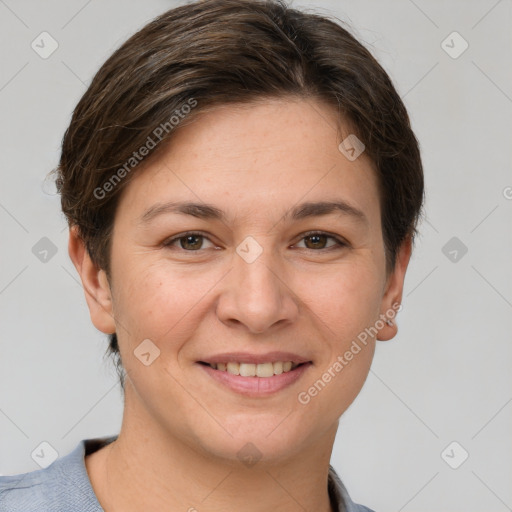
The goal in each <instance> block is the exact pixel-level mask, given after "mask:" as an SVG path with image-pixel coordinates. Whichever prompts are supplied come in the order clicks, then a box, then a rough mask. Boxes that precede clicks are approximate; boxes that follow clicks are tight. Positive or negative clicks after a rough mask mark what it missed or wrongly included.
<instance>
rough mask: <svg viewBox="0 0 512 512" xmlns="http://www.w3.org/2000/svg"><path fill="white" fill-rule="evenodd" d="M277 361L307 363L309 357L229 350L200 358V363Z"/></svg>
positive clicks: (282, 353) (289, 353)
mask: <svg viewBox="0 0 512 512" xmlns="http://www.w3.org/2000/svg"><path fill="white" fill-rule="evenodd" d="M278 361H282V362H286V361H292V363H298V364H300V363H308V362H310V359H307V358H305V357H302V356H299V355H297V354H294V353H292V352H266V353H264V354H254V353H249V352H229V353H225V354H215V355H213V356H208V357H206V358H204V359H201V360H200V361H199V362H201V363H209V364H217V363H249V364H251V363H252V364H261V363H276V362H278Z"/></svg>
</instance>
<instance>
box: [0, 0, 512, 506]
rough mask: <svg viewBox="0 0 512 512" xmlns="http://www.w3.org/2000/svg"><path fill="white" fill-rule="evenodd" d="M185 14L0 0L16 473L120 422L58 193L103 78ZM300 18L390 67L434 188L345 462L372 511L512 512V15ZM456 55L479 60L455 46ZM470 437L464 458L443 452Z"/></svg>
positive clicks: (440, 11)
mask: <svg viewBox="0 0 512 512" xmlns="http://www.w3.org/2000/svg"><path fill="white" fill-rule="evenodd" d="M175 5H177V2H172V1H164V0H147V1H145V2H127V1H121V0H102V1H100V0H89V1H83V0H79V1H78V0H72V1H71V0H52V1H45V2H40V1H36V0H30V1H28V0H24V1H23V0H22V1H15V0H0V42H1V44H0V52H1V58H2V65H1V70H0V108H1V113H2V115H1V118H0V130H1V132H0V143H1V149H2V151H1V164H0V166H1V172H2V186H1V189H0V229H1V232H0V234H1V240H2V246H1V247H2V251H1V252H0V254H1V265H0V335H1V347H0V348H1V358H0V390H1V393H0V473H2V474H15V473H19V472H25V471H29V470H34V469H38V467H39V466H37V464H36V463H35V462H34V460H33V459H32V458H31V453H32V452H33V450H34V449H35V448H36V447H38V446H39V444H40V443H41V442H42V441H47V442H49V443H50V444H51V445H52V446H53V447H54V448H55V449H56V450H57V452H58V453H59V455H65V454H66V453H68V452H69V451H70V450H71V449H73V448H74V447H75V446H76V444H77V443H78V441H80V440H81V439H84V438H90V437H96V436H104V435H110V434H115V433H117V432H118V429H119V427H120V422H121V414H122V403H121V394H120V388H119V386H118V384H117V377H116V374H115V372H114V370H113V367H112V366H111V364H110V362H109V361H108V360H106V359H104V357H103V355H104V351H105V348H106V341H107V340H106V336H105V335H103V334H101V333H99V332H98V331H96V330H95V328H94V327H93V325H92V323H91V322H90V319H89V314H88V310H87V307H86V303H85V299H84V294H83V290H82V288H81V285H80V283H79V281H78V274H77V273H76V271H75V269H74V267H73V265H72V263H71V261H70V260H69V257H68V254H67V240H68V234H67V231H66V224H65V221H64V217H63V215H62V214H61V213H60V205H59V198H58V196H55V195H52V194H54V188H53V185H52V184H51V183H44V177H45V175H46V173H47V172H48V171H50V170H51V169H52V168H53V167H54V166H55V165H56V164H57V161H58V156H59V145H60V140H61V137H62V135H63V133H64V130H65V128H66V127H67V124H68V122H69V119H70V114H71V111H72V109H73V107H74V106H75V104H76V102H77V101H78V99H79V98H80V97H81V95H82V94H83V93H84V91H85V89H86V86H87V84H88V83H89V81H90V80H91V78H92V76H93V73H94V72H95V71H96V70H97V69H98V67H99V66H100V65H101V64H102V62H103V61H104V60H105V59H106V58H107V57H108V56H109V55H110V54H111V52H112V50H113V49H114V48H115V47H117V46H119V45H120V44H121V43H122V42H123V41H124V40H125V39H126V38H127V37H128V36H129V35H130V34H132V33H133V32H134V31H135V30H136V29H138V28H139V27H141V26H142V25H144V24H145V23H146V22H147V21H148V20H150V19H151V18H152V17H154V16H156V15H157V14H160V13H161V12H163V11H164V10H166V9H168V8H171V7H173V6H175ZM294 5H295V6H299V7H302V6H309V7H313V8H314V9H316V10H318V11H320V12H325V13H332V14H334V15H336V16H337V17H339V18H340V19H343V20H345V21H347V22H348V23H350V24H351V25H352V26H353V32H354V33H355V35H356V36H357V37H358V38H359V39H360V40H361V42H363V44H365V45H366V46H367V47H368V48H369V49H370V50H371V51H372V52H373V54H374V55H375V56H376V57H377V59H378V60H379V61H380V62H381V63H382V64H383V66H384V67H385V68H386V70H387V71H388V72H389V74H390V76H391V77H392V79H393V80H394V82H395V85H396V87H397V89H398V91H399V92H400V94H401V96H402V97H403V99H404V102H405V103H406V106H407V107H408V109H409V112H410V115H411V119H412V123H413V128H414V130H415V132H416V134H417V136H418V138H419V140H420V143H421V147H422V151H423V161H424V165H425V174H426V185H427V204H426V208H427V218H426V221H425V222H423V223H422V225H421V226H420V229H421V236H420V238H419V239H418V242H417V246H416V251H415V253H414V256H413V259H412V261H411V264H410V267H409V272H408V275H407V278H406V286H405V293H404V301H403V305H404V309H403V311H402V312H401V313H400V315H399V317H398V324H399V334H398V336H397V337H396V338H395V339H394V340H392V341H388V342H379V343H378V345H377V352H376V357H375V361H374V363H373V367H372V370H371V373H370V375H369V377H368V380H367V382H366V384H365V386H364V388H363V390H362V392H361V395H360V396H359V397H358V398H357V400H356V402H355V403H354V404H353V405H352V406H351V407H350V408H349V410H348V411H347V413H346V414H345V415H344V416H343V417H342V419H341V421H340V430H339V432H338V438H337V440H336V444H335V448H334V453H333V457H332V464H333V465H334V467H335V468H336V469H337V471H338V472H339V473H340V475H341V477H342V479H343V480H344V482H345V484H346V486H347V487H348V489H349V492H350V493H351V495H352V497H353V499H354V500H356V501H360V502H363V503H364V504H365V505H367V506H370V507H372V508H374V509H376V510H378V511H382V512H387V511H402V510H404V511H408V510H416V511H431V510H438V511H444V510H464V511H466V512H473V511H475V512H476V511H481V510H484V509H485V510H486V511H488V512H489V511H505V510H511V507H512V486H511V485H510V482H511V481H512V464H511V461H512V447H511V443H510V432H511V431H512V428H511V427H512V404H511V401H512V386H511V381H512V376H511V375H512V372H511V371H510V362H511V355H512V343H511V334H510V333H511V332H512V321H511V318H512V315H511V308H512V287H511V283H512V266H511V265H510V262H511V258H510V257H511V253H512V251H511V249H512V230H511V222H510V219H511V213H512V200H511V198H512V188H510V187H512V173H511V171H510V169H511V158H510V144H511V140H512V137H511V136H512V133H511V132H512V129H511V112H512V89H511V84H512V80H511V78H512V69H511V66H510V62H512V60H511V53H512V51H511V48H512V45H511V33H512V31H511V25H512V24H511V20H512V17H511V12H512V3H511V2H510V1H507V0H502V1H496V0H480V1H467V0H458V1H450V2H446V1H441V0H438V1H430V2H427V1H426V0H423V1H420V0H415V1H414V2H413V1H412V0H393V1H384V2H383V1H377V0H371V1H370V0H363V1H357V2H356V1H350V2H349V1H347V2H345V1H326V0H325V1H324V0H322V1H317V2H309V3H306V2H302V1H300V2H299V1H297V2H295V3H294ZM43 31H47V32H49V33H50V34H51V35H52V37H53V38H54V39H55V40H56V41H57V42H58V44H59V47H58V49H57V50H56V51H55V53H53V54H52V55H51V56H50V57H49V58H47V59H42V58H41V57H40V56H39V55H38V54H37V53H36V52H35V51H34V50H33V49H32V48H31V42H32V41H33V40H35V39H36V38H37V37H38V36H39V34H40V33H41V32H43ZM453 31H457V32H458V33H460V35H461V36H462V37H463V38H464V39H465V40H466V41H467V42H468V43H469V48H468V49H467V50H466V51H465V52H464V53H462V54H461V55H460V56H458V58H452V57H451V56H450V55H448V53H447V52H446V51H445V49H443V48H444V47H443V46H442V42H443V41H444V40H445V39H446V38H447V36H448V35H449V34H451V33H452V32H453ZM452 40H453V42H452ZM36 41H37V40H36ZM446 44H448V45H449V46H452V48H451V50H450V49H448V48H447V49H448V50H449V51H451V52H452V53H453V52H457V51H459V50H460V49H461V48H462V46H461V41H460V40H457V39H453V37H452V38H451V39H450V38H449V39H448V40H447V42H446V43H445V45H446ZM47 48H48V46H47ZM507 187H509V188H507ZM43 237H47V238H48V239H50V240H51V242H52V243H53V244H55V248H56V250H57V252H56V254H55V255H53V256H51V253H49V254H48V256H47V261H46V262H44V261H41V260H40V257H41V255H39V257H37V250H34V252H35V253H36V254H34V252H33V250H32V249H33V247H34V246H36V249H37V248H39V246H37V245H36V244H37V243H38V242H39V241H40V239H41V238H43ZM452 237H457V240H455V241H452V242H451V243H452V244H455V245H453V246H451V245H449V246H448V247H447V248H445V249H444V252H443V248H444V247H445V245H446V244H447V243H448V241H449V240H450V239H452ZM39 243H40V244H44V243H45V242H39ZM46 243H47V242H46ZM461 244H464V246H466V247H467V250H468V251H467V253H466V254H464V255H463V254H462V250H461V248H463V246H462V245H461ZM453 250H456V251H457V259H456V261H452V260H453V259H454V257H455V253H453V252H452V253H451V254H450V251H453ZM445 253H446V255H445ZM507 433H508V434H507ZM452 441H457V442H458V443H459V445H460V446H456V447H455V449H454V450H453V451H451V448H450V449H449V450H448V451H447V454H446V453H445V456H444V458H443V457H442V456H441V454H442V452H443V450H444V449H445V448H446V447H447V446H448V445H449V444H450V443H451V442H452ZM462 450H466V451H467V452H468V453H469V457H468V459H467V460H466V461H465V462H464V463H463V464H462V465H460V467H458V469H452V467H450V466H449V465H448V464H447V462H446V461H449V462H450V463H451V464H452V465H456V464H458V463H460V461H461V460H462V459H461V457H462V454H463V453H464V452H463V451H462Z"/></svg>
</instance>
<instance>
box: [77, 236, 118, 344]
mask: <svg viewBox="0 0 512 512" xmlns="http://www.w3.org/2000/svg"><path fill="white" fill-rule="evenodd" d="M68 252H69V256H70V258H71V260H72V261H73V264H74V265H75V268H76V270H77V271H78V273H79V275H80V279H81V280H82V286H83V289H84V292H85V299H86V301H87V305H88V306H89V313H90V315H91V320H92V323H93V324H94V326H95V327H96V329H98V330H100V331H101V332H104V333H105V334H112V333H114V332H116V324H115V320H114V316H113V307H112V295H111V290H110V285H109V283H108V280H107V275H106V273H105V271H104V270H102V269H100V268H99V267H97V266H96V265H95V264H94V263H93V262H92V260H91V257H90V256H89V253H88V251H87V248H86V247H85V244H84V242H83V240H82V238H81V237H80V235H79V231H78V226H72V227H71V228H70V230H69V244H68Z"/></svg>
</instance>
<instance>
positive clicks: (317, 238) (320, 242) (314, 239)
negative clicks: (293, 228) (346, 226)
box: [301, 231, 348, 250]
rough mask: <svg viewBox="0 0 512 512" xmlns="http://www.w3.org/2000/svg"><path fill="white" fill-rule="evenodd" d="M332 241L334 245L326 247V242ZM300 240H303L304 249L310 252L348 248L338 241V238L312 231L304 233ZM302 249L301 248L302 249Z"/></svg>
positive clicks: (345, 244)
mask: <svg viewBox="0 0 512 512" xmlns="http://www.w3.org/2000/svg"><path fill="white" fill-rule="evenodd" d="M329 239H330V240H333V241H334V243H333V244H332V245H330V246H326V243H327V240H329ZM301 240H305V245H306V247H305V248H306V249H310V250H330V249H336V248H342V247H348V244H347V243H345V242H343V241H342V240H340V239H339V238H337V237H335V236H333V235H329V234H328V233H324V232H322V231H312V232H309V233H306V234H305V235H304V236H303V238H302V239H301ZM302 248H303V247H301V249H302Z"/></svg>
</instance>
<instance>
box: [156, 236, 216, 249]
mask: <svg viewBox="0 0 512 512" xmlns="http://www.w3.org/2000/svg"><path fill="white" fill-rule="evenodd" d="M204 240H208V241H209V242H210V244H211V245H212V247H215V245H214V244H212V242H211V241H210V240H209V239H208V238H207V237H206V236H205V235H203V234H202V233H196V232H189V233H183V234H180V235H178V236H175V237H173V238H171V239H169V240H167V241H165V242H164V243H163V245H164V247H173V246H175V245H176V243H177V242H179V247H178V248H179V249H183V250H184V251H188V252H196V251H199V250H201V249H205V247H203V242H204Z"/></svg>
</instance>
